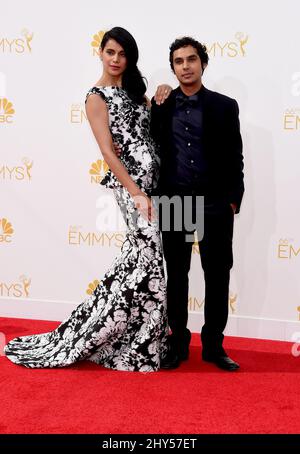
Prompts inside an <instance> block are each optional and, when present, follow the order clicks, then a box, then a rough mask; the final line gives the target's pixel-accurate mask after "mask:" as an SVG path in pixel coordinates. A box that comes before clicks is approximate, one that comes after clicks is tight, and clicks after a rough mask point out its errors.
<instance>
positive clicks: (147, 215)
mask: <svg viewBox="0 0 300 454" xmlns="http://www.w3.org/2000/svg"><path fill="white" fill-rule="evenodd" d="M132 198H133V200H134V204H135V207H136V209H137V210H138V211H139V212H140V214H141V215H142V217H143V218H144V219H146V221H150V222H153V221H155V219H156V213H155V209H154V206H153V204H152V201H151V199H150V198H149V197H148V196H147V195H146V194H145V193H144V192H143V191H139V192H137V193H136V194H134V195H133V196H132Z"/></svg>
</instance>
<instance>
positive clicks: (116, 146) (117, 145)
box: [113, 142, 122, 158]
mask: <svg viewBox="0 0 300 454" xmlns="http://www.w3.org/2000/svg"><path fill="white" fill-rule="evenodd" d="M113 146H114V150H115V153H116V155H117V156H118V158H119V157H120V156H121V154H122V148H121V147H120V145H119V144H117V143H116V142H114V143H113Z"/></svg>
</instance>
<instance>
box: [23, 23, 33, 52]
mask: <svg viewBox="0 0 300 454" xmlns="http://www.w3.org/2000/svg"><path fill="white" fill-rule="evenodd" d="M22 35H23V36H24V38H25V39H26V44H27V47H28V50H29V52H31V46H30V42H31V41H32V38H33V33H31V34H30V33H29V31H28V30H26V28H24V29H23V30H22Z"/></svg>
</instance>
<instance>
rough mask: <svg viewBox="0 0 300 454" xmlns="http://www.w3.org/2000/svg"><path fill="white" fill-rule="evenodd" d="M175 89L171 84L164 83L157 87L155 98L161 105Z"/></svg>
mask: <svg viewBox="0 0 300 454" xmlns="http://www.w3.org/2000/svg"><path fill="white" fill-rule="evenodd" d="M172 90H173V88H172V87H170V85H167V84H163V85H159V86H158V87H157V89H156V92H155V95H154V100H155V102H156V104H158V105H160V104H163V103H164V102H165V100H166V99H167V98H168V97H169V96H170V93H171V91H172Z"/></svg>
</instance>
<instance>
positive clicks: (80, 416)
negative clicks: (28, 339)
mask: <svg viewBox="0 0 300 454" xmlns="http://www.w3.org/2000/svg"><path fill="white" fill-rule="evenodd" d="M56 326H57V323H56V322H46V321H33V320H21V319H5V318H0V332H2V333H4V334H5V336H6V340H7V341H8V340H10V339H12V338H13V337H16V336H20V335H27V334H33V333H42V332H46V331H49V330H52V329H54V328H55V327H56ZM225 348H226V350H227V352H228V353H229V355H230V356H232V358H233V359H235V360H236V361H238V362H239V363H240V366H241V370H239V371H238V372H233V373H231V372H223V371H221V370H219V369H217V368H216V367H215V366H214V365H212V364H209V363H204V362H202V361H201V360H200V354H201V348H200V341H199V335H196V334H194V335H193V339H192V347H191V356H190V359H189V361H188V362H185V363H183V364H182V366H181V367H180V368H179V369H176V370H174V371H160V372H156V373H149V374H145V373H133V372H118V371H111V370H109V369H105V368H103V367H100V366H97V365H96V364H93V363H90V362H89V361H85V362H81V363H78V364H76V365H74V366H71V367H68V368H65V369H35V370H31V369H26V368H24V367H22V366H16V365H14V364H13V363H11V362H10V361H9V360H8V359H7V358H6V357H4V356H1V357H0V361H1V369H0V371H1V372H0V373H1V377H0V379H1V391H0V392H1V410H0V433H2V434H10V433H16V434H24V433H33V434H45V433H49V434H53V433H65V434H68V433H74V434H76V433H77V434H83V433H86V434H92V433H110V434H117V433H127V434H131V433H137V434H138V433H145V434H147V433H165V434H172V433H174V434H175V433H177V434H179V433H183V434H184V433H191V434H192V433H195V434H202V433H207V434H216V433H228V434H232V433H236V434H237V433H244V434H250V433H256V434H268V433H274V434H275V433H287V434H288V433H300V393H299V383H300V357H297V358H295V357H293V356H292V355H291V344H290V343H288V342H275V341H266V340H254V339H245V338H235V337H227V338H226V342H225Z"/></svg>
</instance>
